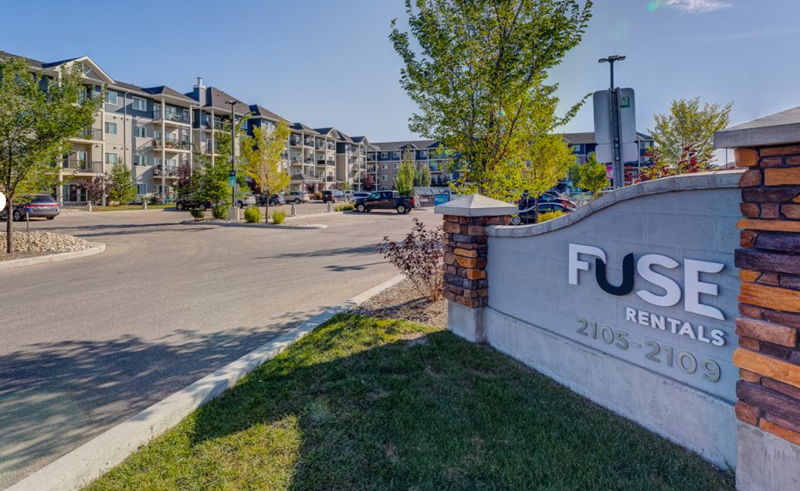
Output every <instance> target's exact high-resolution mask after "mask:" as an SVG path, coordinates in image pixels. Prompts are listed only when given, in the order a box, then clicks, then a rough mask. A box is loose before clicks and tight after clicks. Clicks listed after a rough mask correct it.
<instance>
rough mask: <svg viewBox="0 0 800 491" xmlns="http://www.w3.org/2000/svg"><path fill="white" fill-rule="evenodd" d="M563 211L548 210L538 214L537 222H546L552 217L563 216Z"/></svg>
mask: <svg viewBox="0 0 800 491" xmlns="http://www.w3.org/2000/svg"><path fill="white" fill-rule="evenodd" d="M564 215H565V213H564V212H563V211H561V210H556V211H548V212H547V213H541V214H539V223H542V222H546V221H548V220H552V219H554V218H558V217H561V216H564Z"/></svg>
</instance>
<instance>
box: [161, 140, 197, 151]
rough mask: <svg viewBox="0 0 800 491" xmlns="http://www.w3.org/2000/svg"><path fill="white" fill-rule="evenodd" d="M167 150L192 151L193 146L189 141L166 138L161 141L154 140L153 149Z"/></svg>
mask: <svg viewBox="0 0 800 491" xmlns="http://www.w3.org/2000/svg"><path fill="white" fill-rule="evenodd" d="M162 148H166V149H168V150H191V148H192V145H191V143H189V141H188V140H178V139H177V138H165V139H164V141H163V142H162V141H161V140H156V139H154V140H153V149H154V150H161V149H162Z"/></svg>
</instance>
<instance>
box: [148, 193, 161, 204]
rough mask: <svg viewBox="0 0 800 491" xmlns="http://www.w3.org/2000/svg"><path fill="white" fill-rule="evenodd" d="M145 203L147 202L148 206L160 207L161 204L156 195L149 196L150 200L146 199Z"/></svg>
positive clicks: (159, 198)
mask: <svg viewBox="0 0 800 491" xmlns="http://www.w3.org/2000/svg"><path fill="white" fill-rule="evenodd" d="M147 201H148V204H150V205H160V204H162V203H161V197H160V196H158V195H156V194H154V195H152V196H150V198H148V200H147Z"/></svg>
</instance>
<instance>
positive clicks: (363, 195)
mask: <svg viewBox="0 0 800 491" xmlns="http://www.w3.org/2000/svg"><path fill="white" fill-rule="evenodd" d="M370 194H371V193H365V192H362V191H353V192H351V193H350V200H351V201H356V200H358V199H364V198H369V195H370Z"/></svg>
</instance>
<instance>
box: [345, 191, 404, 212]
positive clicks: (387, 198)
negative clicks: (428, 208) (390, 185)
mask: <svg viewBox="0 0 800 491" xmlns="http://www.w3.org/2000/svg"><path fill="white" fill-rule="evenodd" d="M354 194H355V193H354ZM413 209H414V198H412V197H408V196H400V194H399V193H398V192H397V191H378V192H376V193H372V194H370V195H369V196H367V197H366V198H359V199H357V200H356V211H358V212H360V213H364V212H367V211H372V210H397V213H401V214H402V213H408V212H410V211H411V210H413Z"/></svg>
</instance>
